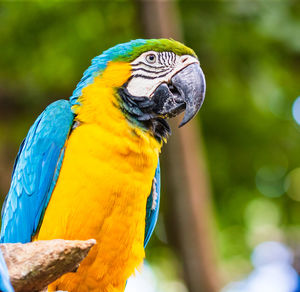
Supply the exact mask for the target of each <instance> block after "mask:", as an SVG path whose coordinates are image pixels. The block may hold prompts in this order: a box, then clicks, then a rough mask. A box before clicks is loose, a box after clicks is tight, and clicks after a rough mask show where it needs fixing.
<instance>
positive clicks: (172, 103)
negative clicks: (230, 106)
mask: <svg viewBox="0 0 300 292" xmlns="http://www.w3.org/2000/svg"><path fill="white" fill-rule="evenodd" d="M204 97H205V77H204V74H203V71H202V70H201V68H200V66H199V64H198V63H193V64H191V65H188V66H187V67H185V68H184V69H182V70H181V71H179V72H178V73H176V74H175V75H174V76H173V77H172V78H171V82H170V84H167V83H162V84H161V85H160V86H158V88H157V89H156V90H155V92H154V94H153V97H152V98H153V101H154V102H155V104H156V106H155V108H154V111H155V112H156V113H157V114H159V115H162V116H163V117H167V118H170V117H175V116H177V115H178V114H180V113H181V112H183V111H184V110H185V114H184V117H183V120H182V121H181V123H180V124H179V127H182V126H183V125H185V124H186V123H188V122H189V121H190V120H191V119H192V118H193V117H194V116H195V115H196V114H197V113H198V111H199V109H200V108H201V105H202V103H203V101H204Z"/></svg>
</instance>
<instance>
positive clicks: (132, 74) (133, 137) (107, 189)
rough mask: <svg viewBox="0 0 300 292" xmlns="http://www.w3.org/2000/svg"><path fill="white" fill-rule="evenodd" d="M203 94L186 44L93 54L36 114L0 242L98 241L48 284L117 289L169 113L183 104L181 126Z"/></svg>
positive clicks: (140, 230)
mask: <svg viewBox="0 0 300 292" xmlns="http://www.w3.org/2000/svg"><path fill="white" fill-rule="evenodd" d="M204 94H205V79H204V74H203V72H202V70H201V68H200V65H199V61H198V59H197V56H196V55H195V53H194V51H193V50H191V49H190V48H188V47H186V46H184V45H183V44H181V43H179V42H176V41H174V40H169V39H151V40H143V39H138V40H134V41H131V42H128V43H125V44H120V45H117V46H115V47H113V48H111V49H109V50H107V51H105V52H103V54H102V55H100V56H98V57H96V58H94V59H93V60H92V64H91V66H90V67H89V68H88V69H87V70H86V71H85V73H84V75H83V78H82V79H81V81H80V82H79V84H78V85H77V87H76V89H75V91H74V92H73V95H72V96H71V98H70V100H59V101H56V102H54V103H52V104H50V105H49V106H48V107H47V108H46V109H45V111H44V112H43V113H42V114H41V115H40V116H39V117H38V118H37V120H36V121H35V123H34V124H33V126H32V127H31V128H30V130H29V132H28V135H27V137H26V138H25V140H24V141H23V143H22V145H21V147H20V150H19V153H18V155H17V159H16V162H15V165H14V170H13V175H12V182H11V187H10V190H9V193H8V195H7V198H6V201H5V204H4V207H3V213H2V229H1V241H2V242H28V241H31V240H48V239H55V238H62V239H70V240H72V239H81V240H85V239H89V238H95V239H96V240H97V245H96V246H95V247H94V248H93V249H92V250H91V252H90V253H89V255H88V256H87V258H86V259H84V261H83V262H82V264H81V265H80V267H79V269H78V271H77V272H76V273H71V274H67V275H64V276H63V277H61V278H60V279H59V280H57V281H56V282H54V283H53V284H52V285H51V286H50V287H49V291H54V290H55V291H56V290H67V291H81V292H83V291H102V292H113V291H114V292H120V291H123V290H124V288H125V284H126V280H127V279H128V278H129V277H130V275H131V274H132V273H133V272H134V270H135V269H136V268H137V267H139V266H140V265H141V264H142V261H143V258H144V256H145V252H144V247H145V246H146V244H147V243H148V241H149V239H150V236H151V234H152V232H153V229H154V227H155V224H156V220H157V216H158V209H159V198H160V167H159V153H160V149H161V146H162V144H163V142H164V141H165V140H166V138H167V136H168V135H169V134H170V128H169V126H168V123H167V122H166V119H167V118H170V117H174V116H176V115H178V114H179V113H181V112H183V111H185V115H184V117H183V120H182V122H181V124H180V126H182V125H184V124H186V123H187V122H188V121H189V120H191V119H192V117H194V116H195V114H196V113H197V112H198V110H199V109H200V107H201V104H202V102H203V99H204ZM149 194H150V195H149Z"/></svg>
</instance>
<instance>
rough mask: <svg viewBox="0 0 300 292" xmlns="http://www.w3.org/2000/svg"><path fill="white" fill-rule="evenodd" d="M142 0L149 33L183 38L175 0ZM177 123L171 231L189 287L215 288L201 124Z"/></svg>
mask: <svg viewBox="0 0 300 292" xmlns="http://www.w3.org/2000/svg"><path fill="white" fill-rule="evenodd" d="M137 3H138V6H139V15H140V17H141V21H142V23H143V29H144V34H145V35H146V37H147V38H160V37H164V38H174V39H176V40H179V41H182V40H183V36H182V32H181V27H180V22H179V19H180V18H179V15H178V11H177V10H176V3H174V1H172V0H164V1H163V0H152V1H146V0H144V1H142V0H140V1H137ZM204 73H205V68H204ZM204 106H205V103H204ZM178 124H179V120H178V119H177V120H175V121H171V126H172V131H173V135H172V137H171V138H170V139H169V142H168V144H167V145H165V146H164V148H163V155H162V169H163V172H162V173H163V184H162V187H163V195H164V196H166V197H167V198H166V200H167V202H168V203H167V205H168V208H167V210H166V212H167V214H166V223H167V232H168V235H169V238H170V239H171V242H172V243H173V244H174V245H175V246H176V247H177V248H178V251H179V253H180V257H181V259H182V260H183V267H184V277H185V280H186V283H187V286H188V289H189V291H190V292H199V291H203V292H215V291H218V288H219V276H218V273H217V267H216V256H215V245H214V241H213V233H214V228H213V227H214V224H213V222H212V220H213V217H212V211H211V201H210V200H211V199H210V187H209V179H208V174H207V169H206V166H205V158H204V155H203V146H202V143H201V132H200V127H199V126H198V125H199V124H200V123H199V121H197V120H196V119H194V121H193V122H191V123H189V124H188V125H186V126H184V127H183V128H182V129H180V130H178V128H177V125H178ZM164 157H166V159H164Z"/></svg>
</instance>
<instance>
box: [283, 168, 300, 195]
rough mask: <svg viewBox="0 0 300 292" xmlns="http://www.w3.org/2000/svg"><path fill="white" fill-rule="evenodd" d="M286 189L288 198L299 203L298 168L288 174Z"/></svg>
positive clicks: (299, 174)
mask: <svg viewBox="0 0 300 292" xmlns="http://www.w3.org/2000/svg"><path fill="white" fill-rule="evenodd" d="M286 189H287V194H288V196H289V197H290V198H292V199H293V200H295V201H300V168H295V169H293V170H292V171H291V172H290V173H289V174H288V176H287V178H286Z"/></svg>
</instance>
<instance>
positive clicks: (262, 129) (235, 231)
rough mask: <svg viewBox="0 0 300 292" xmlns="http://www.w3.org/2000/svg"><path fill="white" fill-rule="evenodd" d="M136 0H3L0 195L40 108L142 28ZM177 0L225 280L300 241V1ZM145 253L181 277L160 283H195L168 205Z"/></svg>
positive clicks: (67, 92) (166, 276)
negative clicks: (270, 247)
mask: <svg viewBox="0 0 300 292" xmlns="http://www.w3.org/2000/svg"><path fill="white" fill-rule="evenodd" d="M137 6H138V5H137V3H136V2H133V1H125V0H124V1H100V2H89V1H76V2H62V1H48V2H44V1H36V2H34V1H32V2H14V1H9V2H0V23H1V25H0V52H1V53H0V194H1V195H2V198H1V200H3V199H4V196H5V194H6V193H7V191H8V189H9V182H10V175H11V171H12V167H13V161H14V158H15V155H16V153H17V150H18V146H19V144H20V143H21V141H22V139H23V138H24V137H25V135H26V133H27V131H28V129H29V127H30V125H31V124H32V123H33V122H34V120H35V119H36V117H37V115H38V114H39V113H40V112H41V111H42V110H43V109H44V108H45V106H46V105H48V104H49V103H51V102H53V101H54V100H56V99H61V98H68V97H69V96H71V94H72V91H73V89H74V88H75V86H76V84H77V82H78V81H79V80H80V78H81V76H82V73H83V71H84V70H85V69H86V68H87V67H88V66H89V64H90V60H91V59H92V58H93V57H94V56H96V55H99V54H100V53H101V52H102V51H103V50H105V49H107V48H109V47H111V46H113V45H115V44H118V43H121V42H126V41H128V40H130V39H135V38H140V37H142V38H143V37H144V34H143V31H142V28H141V24H140V23H139V17H138V14H139V12H138V8H137ZM177 6H178V10H179V15H180V17H181V25H182V27H181V28H182V30H183V33H184V35H185V43H186V44H187V45H188V46H190V47H192V48H193V49H194V50H195V51H196V53H197V55H198V57H199V59H200V62H201V65H202V68H203V70H204V72H205V74H206V79H207V94H206V100H205V103H204V106H203V108H202V109H201V112H200V120H201V128H202V132H203V137H202V138H203V142H204V145H205V148H206V151H205V152H206V155H207V157H206V159H207V164H208V169H209V175H210V178H211V184H212V195H213V198H212V202H213V210H214V214H213V215H214V218H212V221H215V222H216V228H217V230H216V232H215V234H216V237H215V238H214V241H215V243H216V246H217V259H218V260H217V263H216V270H217V271H218V274H219V275H220V277H221V278H222V283H223V284H225V283H228V282H230V281H232V280H236V279H239V278H241V277H243V276H245V275H247V273H249V272H250V271H251V269H252V267H251V263H250V254H251V251H252V250H253V248H254V247H255V246H256V245H257V244H258V243H260V242H263V241H270V240H276V241H281V242H285V243H286V244H287V245H288V246H290V247H291V248H292V249H293V250H294V251H295V253H296V256H297V251H298V250H299V242H300V127H299V125H297V123H296V121H295V120H294V119H293V115H292V106H293V103H294V101H295V99H296V98H297V97H298V96H299V95H300V5H299V2H297V1H272V2H271V1H266V2H263V1H196V0H194V1H183V0H182V1H178V2H177ZM171 139H172V137H171ZM164 207H166V206H164ZM163 213H164V210H162V214H163ZM147 253H148V254H149V261H150V263H152V265H153V267H154V271H156V273H155V274H156V275H158V277H159V278H163V279H161V281H162V282H163V281H169V282H170V281H171V282H172V283H173V284H174V283H175V284H174V285H175V286H174V285H173V284H172V285H173V286H172V285H171V284H170V285H171V286H169V288H164V289H163V290H162V291H187V290H185V289H186V288H185V285H184V284H183V283H181V280H180V279H181V276H182V271H181V269H182V267H181V265H180V258H178V257H177V255H176V250H174V249H171V248H170V246H169V245H168V239H167V238H166V232H165V224H164V216H163V215H162V216H160V219H159V224H158V228H157V230H156V233H155V234H154V236H153V238H152V239H151V243H150V245H149V248H148V250H147ZM176 283H177V284H178V285H177V284H176ZM170 287H173V288H170ZM174 287H175V288H174ZM168 289H169V290H168Z"/></svg>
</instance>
